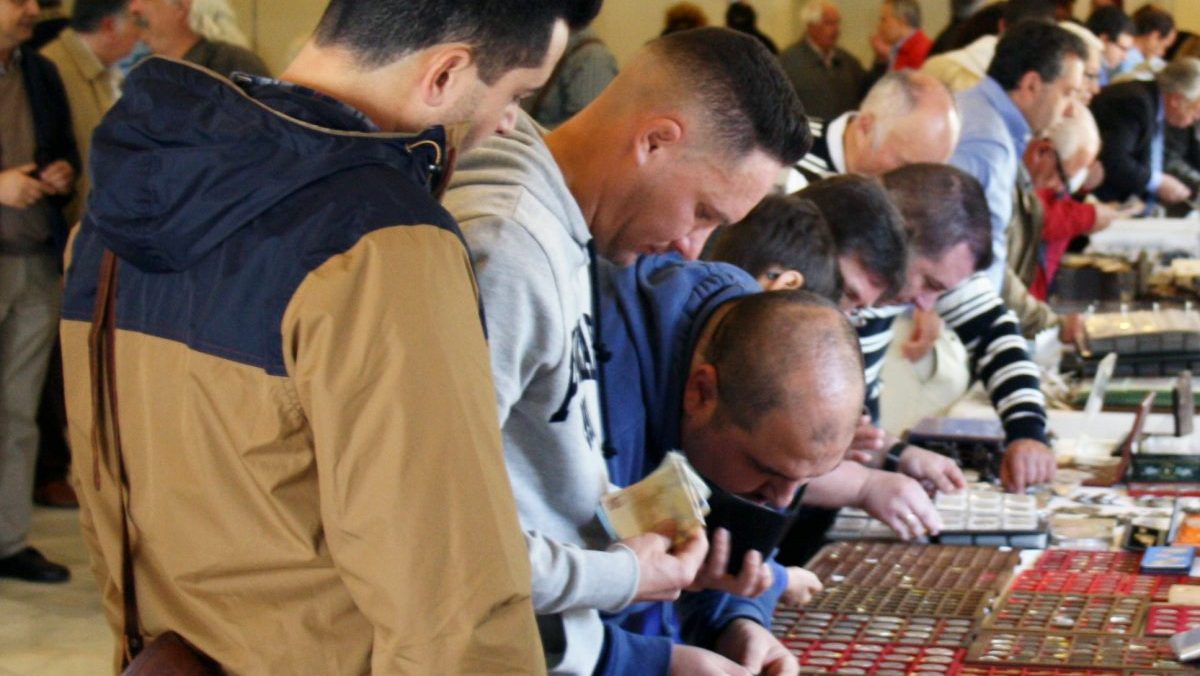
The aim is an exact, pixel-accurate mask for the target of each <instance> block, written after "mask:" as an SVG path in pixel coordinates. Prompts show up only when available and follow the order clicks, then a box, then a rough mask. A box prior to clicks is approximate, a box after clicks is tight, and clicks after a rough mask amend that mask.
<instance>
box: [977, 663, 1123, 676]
mask: <svg viewBox="0 0 1200 676" xmlns="http://www.w3.org/2000/svg"><path fill="white" fill-rule="evenodd" d="M1123 673H1124V672H1123V671H1120V670H1113V671H1109V670H1105V669H1071V668H1069V667H981V666H977V665H974V664H964V665H963V666H962V667H961V668H959V670H958V673H957V676H1095V675H1096V674H1123Z"/></svg>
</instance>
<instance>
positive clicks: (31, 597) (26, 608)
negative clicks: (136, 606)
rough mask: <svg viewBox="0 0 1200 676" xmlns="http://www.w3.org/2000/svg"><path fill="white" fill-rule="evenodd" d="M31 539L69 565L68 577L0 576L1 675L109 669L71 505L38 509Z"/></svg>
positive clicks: (51, 675) (108, 645)
mask: <svg viewBox="0 0 1200 676" xmlns="http://www.w3.org/2000/svg"><path fill="white" fill-rule="evenodd" d="M30 540H31V543H32V544H33V545H34V546H35V547H37V548H38V549H40V550H41V551H42V553H43V554H45V555H46V558H48V559H50V560H51V561H56V562H58V563H62V564H64V565H67V566H70V567H71V581H70V582H68V583H66V584H61V585H40V584H30V583H28V582H19V581H15V580H8V579H0V676H13V675H14V674H44V675H46V676H59V675H61V676H68V675H69V676H76V675H82V674H108V673H111V672H112V662H111V660H112V646H113V642H112V641H113V639H112V634H111V633H110V632H109V629H108V625H107V624H106V623H105V621H104V613H103V611H102V610H101V608H100V595H99V592H97V590H96V582H95V579H94V578H93V577H92V572H91V570H90V569H89V568H88V558H87V551H86V549H85V548H84V545H83V539H82V537H81V536H80V534H79V513H78V512H76V511H75V510H56V509H43V508H38V509H37V510H36V511H35V513H34V517H33V533H32V534H31V536H30Z"/></svg>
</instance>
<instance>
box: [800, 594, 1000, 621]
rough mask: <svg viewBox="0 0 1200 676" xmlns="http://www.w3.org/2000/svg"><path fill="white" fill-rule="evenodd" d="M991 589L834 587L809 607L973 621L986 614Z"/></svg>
mask: <svg viewBox="0 0 1200 676" xmlns="http://www.w3.org/2000/svg"><path fill="white" fill-rule="evenodd" d="M992 596H993V593H992V592H991V590H989V589H917V588H913V587H897V588H894V589H884V588H871V587H851V586H842V587H833V588H831V589H826V590H825V591H823V592H821V593H820V594H817V595H816V597H815V598H814V599H813V600H812V602H811V603H809V604H808V605H807V606H806V608H807V609H809V610H812V611H815V612H827V613H854V614H860V615H899V616H907V617H912V616H921V617H943V618H967V619H970V618H973V617H975V616H976V615H977V614H980V613H982V612H983V609H984V608H985V607H986V606H987V604H988V602H989V601H990V600H991V599H992Z"/></svg>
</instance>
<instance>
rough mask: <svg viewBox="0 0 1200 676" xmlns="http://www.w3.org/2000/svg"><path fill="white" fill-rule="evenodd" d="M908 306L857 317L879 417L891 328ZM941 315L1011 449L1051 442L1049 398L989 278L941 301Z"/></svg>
mask: <svg viewBox="0 0 1200 676" xmlns="http://www.w3.org/2000/svg"><path fill="white" fill-rule="evenodd" d="M907 309H908V306H904V305H893V306H889V307H883V308H868V309H866V310H862V311H860V312H859V313H858V316H857V318H858V320H859V321H858V322H857V324H858V339H859V341H860V344H861V345H862V351H863V359H864V360H865V362H866V366H867V370H866V379H867V407H868V409H869V410H870V412H871V416H872V417H873V418H875V419H878V417H879V393H880V388H881V383H880V378H879V373H880V371H881V370H882V368H883V358H884V355H885V354H887V350H888V346H889V345H891V343H892V338H893V336H894V331H893V330H892V322H893V321H894V320H895V318H896V317H897V316H898V315H900V314H901V313H903V312H905V311H906V310H907ZM935 309H936V311H937V313H938V315H939V316H941V318H942V319H943V320H945V322H946V324H947V325H948V326H950V327H951V328H953V329H954V331H955V332H956V333H958V337H959V338H960V339H961V340H962V343H963V345H964V346H966V348H967V353H968V354H969V355H970V360H971V370H972V372H973V374H974V376H975V377H976V378H978V379H980V380H981V381H983V385H984V388H985V389H986V390H987V393H988V396H989V397H990V398H991V400H992V405H993V406H994V407H995V408H996V413H997V414H999V416H1000V420H1001V421H1002V422H1003V423H1004V431H1005V436H1006V437H1007V441H1008V442H1009V443H1011V442H1013V441H1016V440H1017V439H1037V440H1039V441H1042V442H1045V441H1046V409H1045V404H1046V400H1045V397H1044V396H1043V395H1042V392H1041V389H1040V381H1039V379H1038V369H1037V365H1035V364H1034V363H1033V361H1032V360H1031V359H1030V358H1029V353H1028V351H1027V350H1026V345H1025V339H1024V338H1022V337H1021V333H1020V328H1019V327H1018V325H1017V319H1016V316H1015V315H1013V313H1012V312H1011V311H1010V310H1008V309H1007V308H1006V307H1005V306H1004V303H1003V301H1001V300H1000V296H999V295H998V294H997V293H996V290H995V288H994V287H993V286H992V284H991V282H990V281H989V280H988V278H987V275H986V274H984V273H982V272H979V273H976V274H974V275H973V276H971V277H969V278H968V279H967V280H966V281H965V282H963V283H962V284H959V285H958V286H957V287H955V288H953V289H951V290H950V291H948V292H946V293H945V294H944V295H942V297H941V298H939V299H938V302H937V306H936V308H935Z"/></svg>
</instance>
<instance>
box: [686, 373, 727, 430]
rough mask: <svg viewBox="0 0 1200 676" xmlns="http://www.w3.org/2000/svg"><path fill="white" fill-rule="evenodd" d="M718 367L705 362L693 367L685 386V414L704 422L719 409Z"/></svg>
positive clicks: (688, 417)
mask: <svg viewBox="0 0 1200 676" xmlns="http://www.w3.org/2000/svg"><path fill="white" fill-rule="evenodd" d="M717 391H718V390H717V368H716V367H715V366H713V365H712V364H708V363H704V364H698V365H696V366H693V367H692V371H691V373H689V374H688V379H687V383H685V384H684V386H683V416H684V418H686V419H688V420H692V421H693V422H696V423H699V424H704V423H706V422H708V421H709V420H711V419H712V416H713V415H714V414H715V413H716V411H717Z"/></svg>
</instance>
